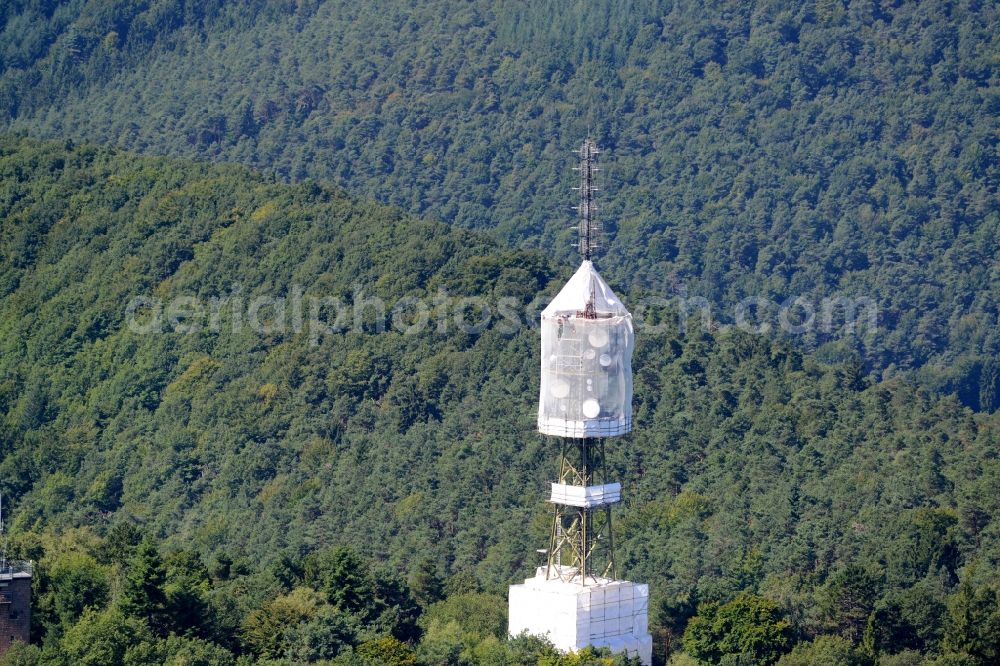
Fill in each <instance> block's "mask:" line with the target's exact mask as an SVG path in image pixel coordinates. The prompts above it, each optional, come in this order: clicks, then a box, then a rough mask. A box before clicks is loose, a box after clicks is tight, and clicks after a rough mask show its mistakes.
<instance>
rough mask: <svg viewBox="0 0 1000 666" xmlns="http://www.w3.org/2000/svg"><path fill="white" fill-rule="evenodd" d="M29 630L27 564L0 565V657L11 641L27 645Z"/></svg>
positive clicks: (29, 600)
mask: <svg viewBox="0 0 1000 666" xmlns="http://www.w3.org/2000/svg"><path fill="white" fill-rule="evenodd" d="M30 628H31V563H30V562H10V561H8V562H6V563H3V564H2V565H0V655H2V654H4V653H5V652H6V651H7V649H8V648H9V647H10V645H11V643H13V642H14V641H23V642H25V643H27V642H28V639H29V638H30Z"/></svg>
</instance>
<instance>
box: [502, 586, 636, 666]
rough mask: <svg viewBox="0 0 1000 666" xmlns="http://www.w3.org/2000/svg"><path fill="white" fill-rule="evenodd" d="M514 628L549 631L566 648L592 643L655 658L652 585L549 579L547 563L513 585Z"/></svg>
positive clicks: (535, 632)
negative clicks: (652, 623)
mask: <svg viewBox="0 0 1000 666" xmlns="http://www.w3.org/2000/svg"><path fill="white" fill-rule="evenodd" d="M508 596H509V599H510V606H509V612H508V618H509V619H508V631H509V632H510V635H511V636H517V635H519V634H521V633H522V632H527V633H529V634H532V635H537V636H544V637H546V638H548V639H549V640H550V641H552V644H553V645H554V646H555V647H556V648H557V649H559V650H562V651H566V652H568V651H571V650H572V651H577V650H580V649H582V648H584V647H586V646H588V645H593V646H595V647H608V648H611V651H612V652H627V653H628V654H629V655H630V656H638V657H639V658H640V659H641V660H642V663H643V664H646V665H647V666H648V664H649V663H650V662H651V660H652V659H651V658H652V646H653V641H652V638H651V637H650V635H649V586H648V585H643V584H639V583H633V582H630V581H625V580H608V579H606V578H601V579H597V580H596V581H595V582H594V584H593V585H586V586H584V585H580V584H578V583H568V582H565V581H563V580H560V579H559V578H551V579H547V578H546V577H545V567H542V568H540V569H538V570H537V571H536V572H535V576H534V577H533V578H528V579H527V580H525V581H524V583H523V584H521V585H511V586H510V591H509V594H508Z"/></svg>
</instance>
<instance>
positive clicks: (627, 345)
mask: <svg viewBox="0 0 1000 666" xmlns="http://www.w3.org/2000/svg"><path fill="white" fill-rule="evenodd" d="M589 304H592V307H590V308H588V305H589ZM588 310H589V311H590V313H591V314H592V316H585V313H587V312H588ZM541 328H542V331H541V332H542V377H541V380H542V381H541V392H540V396H539V401H538V430H539V432H541V433H543V434H546V435H555V436H557V437H574V438H580V437H613V436H616V435H624V434H626V433H628V432H629V431H631V430H632V348H633V345H634V342H635V334H634V332H633V330H632V315H631V314H629V312H628V310H626V309H625V306H624V305H622V302H621V301H620V300H619V299H618V297H617V296H616V295H615V293H614V292H613V291H611V287H609V286H608V283H607V282H605V281H604V280H603V278H601V276H600V275H599V274H598V273H597V271H596V270H595V269H594V265H593V264H592V263H591V262H589V261H584V262H583V264H581V265H580V268H579V269H578V270H577V271H576V273H575V274H574V275H573V277H572V278H570V280H569V282H567V283H566V285H565V286H564V287H563V288H562V291H560V292H559V294H558V295H557V296H556V297H555V298H554V299H553V300H552V302H551V303H549V305H548V307H547V308H545V309H544V310H543V311H542V323H541Z"/></svg>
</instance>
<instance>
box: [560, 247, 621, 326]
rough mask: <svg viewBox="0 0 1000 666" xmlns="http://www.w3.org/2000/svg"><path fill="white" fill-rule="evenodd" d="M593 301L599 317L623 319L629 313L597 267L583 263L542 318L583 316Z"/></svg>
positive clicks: (589, 263) (587, 262) (588, 262)
mask: <svg viewBox="0 0 1000 666" xmlns="http://www.w3.org/2000/svg"><path fill="white" fill-rule="evenodd" d="M591 300H593V303H594V311H595V313H596V314H597V316H598V317H602V318H603V317H620V316H628V314H629V312H628V310H626V309H625V306H624V305H623V304H622V302H621V299H619V298H618V296H616V295H615V292H613V291H611V287H609V286H608V283H607V282H605V281H604V278H602V277H601V275H600V274H599V273H598V272H597V269H595V268H594V264H593V263H591V262H590V261H584V262H583V263H582V264H580V268H578V269H577V271H576V273H574V274H573V277H571V278H570V279H569V282H567V283H566V285H565V286H564V287H563V288H562V290H561V291H560V292H559V293H558V294H557V295H556V297H555V298H553V299H552V302H551V303H549V305H548V307H547V308H545V309H544V310H542V318H543V319H545V318H548V317H566V316H573V315H576V314H578V313H582V312H583V311H584V310H585V309H586V307H587V303H588V302H590V301H591Z"/></svg>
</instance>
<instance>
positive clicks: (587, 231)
mask: <svg viewBox="0 0 1000 666" xmlns="http://www.w3.org/2000/svg"><path fill="white" fill-rule="evenodd" d="M598 152H599V151H598V150H597V144H595V143H594V142H593V140H591V139H589V138H588V139H587V140H586V141H584V142H583V145H582V146H580V167H579V171H580V205H579V206H578V207H577V210H578V211H579V212H580V226H579V230H580V254H582V255H583V258H584V259H585V260H587V261H590V258H591V257H592V256H593V254H594V250H596V249H597V247H598V246H599V244H600V231H601V228H600V224H599V223H598V221H597V204H596V203H595V201H594V193H595V192H597V184H596V174H597V172H598V171H600V167H598V166H597V153H598Z"/></svg>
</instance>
